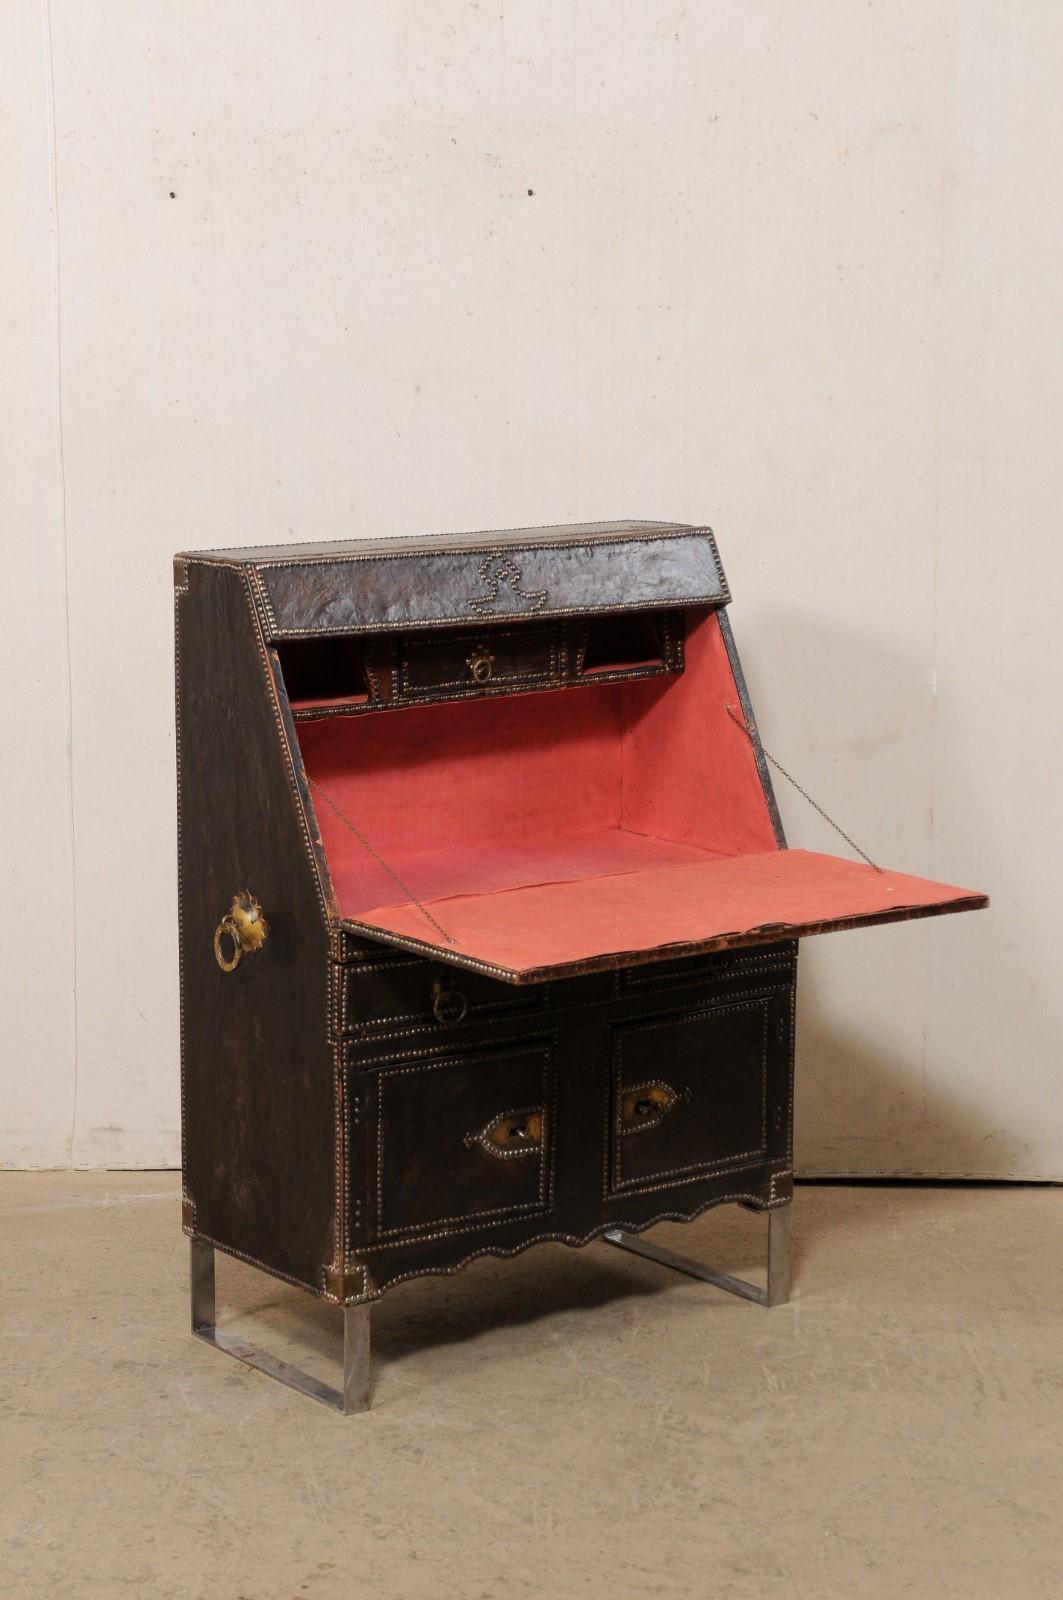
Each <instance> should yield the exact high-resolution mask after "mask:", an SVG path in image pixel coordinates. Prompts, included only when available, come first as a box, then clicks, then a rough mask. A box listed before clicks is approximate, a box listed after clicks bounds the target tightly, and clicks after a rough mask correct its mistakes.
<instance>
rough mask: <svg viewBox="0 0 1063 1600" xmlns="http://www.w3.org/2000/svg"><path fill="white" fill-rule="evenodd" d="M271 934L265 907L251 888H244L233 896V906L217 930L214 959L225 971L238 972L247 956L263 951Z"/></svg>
mask: <svg viewBox="0 0 1063 1600" xmlns="http://www.w3.org/2000/svg"><path fill="white" fill-rule="evenodd" d="M268 933H269V923H268V922H267V921H266V919H265V917H264V916H263V915H262V907H261V906H260V905H259V903H258V901H257V900H256V899H255V897H254V895H253V894H252V893H251V891H250V889H243V890H241V892H240V893H239V894H234V895H233V903H232V905H231V906H230V907H229V910H228V911H227V912H226V914H225V916H224V917H222V919H221V921H220V922H219V923H218V926H217V927H216V928H215V930H214V959H215V960H216V961H217V963H218V965H219V967H220V968H221V970H222V971H223V972H235V971H236V968H237V967H238V966H239V965H240V963H241V961H242V960H243V959H244V956H245V955H249V954H251V953H253V952H254V951H255V950H261V948H262V946H263V945H264V944H265V942H266V936H267V935H268ZM224 940H228V941H229V945H230V949H231V953H230V954H229V955H226V953H225V949H224V945H223V941H224Z"/></svg>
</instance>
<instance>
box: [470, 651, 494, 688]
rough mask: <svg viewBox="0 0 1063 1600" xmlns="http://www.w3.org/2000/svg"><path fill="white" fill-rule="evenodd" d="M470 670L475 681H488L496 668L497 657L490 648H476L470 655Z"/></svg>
mask: <svg viewBox="0 0 1063 1600" xmlns="http://www.w3.org/2000/svg"><path fill="white" fill-rule="evenodd" d="M468 665H469V671H470V672H471V673H472V676H473V682H474V683H486V682H487V680H488V679H489V678H490V676H491V674H492V672H493V671H494V670H495V658H494V656H493V655H492V654H491V652H490V651H489V650H485V649H484V648H483V647H482V646H481V647H480V648H479V649H478V650H474V651H473V653H472V655H471V656H470V657H469V663H468Z"/></svg>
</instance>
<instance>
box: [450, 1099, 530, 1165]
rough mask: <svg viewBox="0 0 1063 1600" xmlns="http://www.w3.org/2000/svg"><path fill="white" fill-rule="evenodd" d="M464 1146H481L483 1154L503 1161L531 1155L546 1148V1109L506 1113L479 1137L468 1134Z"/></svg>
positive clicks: (482, 1129) (475, 1134)
mask: <svg viewBox="0 0 1063 1600" xmlns="http://www.w3.org/2000/svg"><path fill="white" fill-rule="evenodd" d="M465 1143H466V1144H467V1145H474V1144H478V1145H479V1146H480V1148H481V1150H484V1151H486V1152H487V1154H488V1155H489V1156H495V1157H496V1158H497V1159H498V1160H500V1161H507V1160H509V1159H511V1158H512V1157H513V1156H528V1155H532V1154H533V1153H534V1152H535V1151H538V1150H541V1149H542V1145H543V1108H542V1106H530V1107H529V1108H528V1109H527V1110H526V1111H504V1112H503V1113H502V1115H501V1116H498V1117H494V1118H493V1119H492V1120H491V1121H490V1122H489V1123H488V1124H487V1126H486V1128H481V1130H480V1132H479V1133H469V1134H466V1136H465Z"/></svg>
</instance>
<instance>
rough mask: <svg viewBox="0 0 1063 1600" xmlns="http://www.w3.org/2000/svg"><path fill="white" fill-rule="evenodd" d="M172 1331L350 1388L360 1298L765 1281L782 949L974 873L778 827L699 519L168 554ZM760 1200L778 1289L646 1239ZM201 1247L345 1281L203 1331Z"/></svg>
mask: <svg viewBox="0 0 1063 1600" xmlns="http://www.w3.org/2000/svg"><path fill="white" fill-rule="evenodd" d="M175 582H176V636H177V717H178V722H177V731H178V774H179V782H178V791H179V793H178V820H179V863H180V926H181V932H180V945H181V1016H182V1117H183V1138H184V1143H183V1148H184V1227H185V1231H186V1233H188V1234H189V1236H190V1237H191V1241H192V1297H193V1326H194V1328H195V1330H196V1331H197V1332H198V1333H200V1334H201V1335H203V1337H205V1338H207V1339H209V1340H211V1341H212V1342H214V1343H215V1344H217V1345H219V1346H221V1347H222V1348H224V1349H226V1350H228V1351H229V1352H230V1353H232V1354H235V1355H238V1356H240V1357H241V1358H242V1359H243V1360H245V1361H248V1362H250V1363H251V1364H252V1365H254V1366H258V1367H260V1368H262V1369H263V1370H265V1371H268V1372H272V1373H273V1374H274V1376H277V1377H281V1378H283V1379H284V1380H285V1381H286V1382H288V1383H291V1384H293V1385H294V1386H295V1387H298V1388H301V1389H303V1390H304V1391H305V1392H308V1393H311V1394H313V1395H315V1396H316V1397H317V1398H318V1399H322V1400H326V1401H328V1402H330V1403H332V1404H334V1405H336V1406H338V1407H339V1408H340V1409H342V1410H347V1411H350V1410H357V1409H361V1408H362V1407H363V1406H364V1405H365V1404H366V1403H367V1398H368V1373H369V1342H368V1336H369V1314H370V1304H371V1302H372V1301H373V1300H375V1299H376V1298H377V1297H379V1296H380V1295H381V1294H383V1293H384V1292H385V1291H386V1290H389V1289H392V1288H394V1287H395V1286H396V1285H400V1284H402V1283H403V1282H404V1281H406V1280H407V1279H410V1278H415V1277H419V1276H421V1275H423V1274H426V1273H441V1272H454V1271H456V1270H457V1269H459V1268H460V1267H461V1266H463V1265H464V1264H465V1263H466V1262H468V1261H470V1260H472V1259H473V1258H474V1257H477V1256H482V1255H496V1256H511V1255H515V1254H516V1253H518V1252H519V1251H521V1250H524V1249H525V1248H526V1247H527V1246H529V1245H532V1244H535V1243H537V1242H539V1241H542V1240H561V1241H564V1242H565V1243H567V1244H570V1245H583V1244H587V1243H589V1242H591V1241H593V1240H598V1239H604V1240H605V1241H607V1242H609V1243H611V1244H615V1245H620V1246H622V1247H624V1248H628V1249H634V1250H637V1251H640V1252H641V1253H642V1254H645V1255H649V1256H651V1257H652V1258H653V1259H655V1260H659V1261H662V1262H665V1263H666V1264H669V1265H678V1266H680V1267H681V1268H682V1269H683V1270H685V1271H688V1272H691V1273H694V1274H696V1275H699V1276H702V1277H705V1278H707V1279H708V1280H709V1281H710V1282H715V1283H717V1284H719V1285H721V1286H722V1287H725V1288H731V1289H734V1290H736V1291H737V1292H739V1293H744V1294H745V1295H746V1296H747V1297H748V1298H753V1299H759V1300H761V1301H763V1302H766V1303H768V1304H771V1303H774V1302H775V1301H778V1300H781V1299H785V1298H786V1293H787V1238H788V1227H787V1224H788V1218H789V1210H788V1208H789V1204H790V1199H791V1193H792V1170H791V1124H792V1105H793V1049H794V1036H793V1035H794V985H795V975H796V956H797V942H796V941H797V939H798V938H799V937H800V936H802V935H807V934H814V933H824V932H827V931H830V930H833V929H843V928H856V927H860V926H863V925H866V924H870V923H880V922H888V921H900V920H903V919H906V918H911V917H920V916H932V915H935V914H937V913H940V912H946V911H961V910H967V909H971V908H974V907H977V906H980V905H984V904H985V898H984V896H982V895H980V894H976V893H973V892H971V891H969V890H965V889H958V888H951V887H949V886H947V885H944V884H940V883H930V882H927V881H926V880H924V879H920V878H913V877H908V876H905V875H904V874H901V873H896V872H892V871H885V870H881V869H879V868H877V867H873V866H871V865H869V864H867V863H866V862H864V861H853V860H845V859H840V858H838V857H834V856H826V855H818V854H813V853H810V852H808V851H804V850H789V849H787V848H786V844H785V841H784V839H783V834H782V828H781V826H780V823H779V816H778V812H777V810H776V807H775V802H774V799H773V796H772V789H771V783H770V781H769V777H768V770H767V767H766V765H765V759H764V755H763V752H762V750H761V747H760V743H759V740H758V736H757V730H756V726H755V724H754V721H753V715H752V710H751V707H750V704H749V700H748V697H747V695H746V691H745V685H744V683H743V679H742V674H741V670H740V667H739V663H738V657H737V655H736V653H735V648H734V644H733V641H732V637H731V631H730V627H729V625H728V619H727V612H726V607H727V604H728V601H729V598H730V596H729V594H728V590H727V585H726V581H725V579H724V574H723V569H722V567H721V565H720V561H719V557H718V554H717V550H716V545H715V542H714V540H713V536H712V534H711V533H710V531H709V530H708V529H707V528H697V527H686V526H680V525H677V524H673V523H663V522H662V523H658V522H633V523H600V524H591V525H585V526H579V527H557V528H547V529H536V530H529V529H521V530H517V531H514V532H511V533H488V534H476V535H465V534H463V535H460V536H456V537H448V538H437V539H425V540H407V539H402V540H366V541H356V542H351V543H338V544H322V545H296V546H290V547H270V548H261V549H235V550H216V551H205V552H200V553H193V554H187V555H182V556H179V557H178V558H177V560H176V563H175ZM723 1201H736V1202H740V1203H742V1204H744V1205H747V1206H749V1207H753V1208H755V1209H756V1210H759V1211H764V1212H766V1213H768V1216H769V1218H770V1226H769V1269H768V1284H767V1288H766V1289H760V1288H756V1287H754V1286H753V1285H752V1284H746V1283H744V1282H743V1281H741V1280H737V1279H733V1278H728V1277H726V1276H725V1275H724V1274H720V1273H716V1272H714V1270H713V1269H712V1268H710V1267H701V1266H699V1265H698V1264H696V1263H694V1262H692V1261H688V1260H686V1259H685V1258H682V1257H678V1256H674V1255H672V1254H671V1253H670V1252H667V1251H664V1250H662V1249H660V1248H659V1247H657V1246H655V1245H654V1244H652V1243H650V1242H649V1241H648V1240H646V1239H643V1238H642V1237H641V1235H642V1231H643V1230H644V1229H647V1228H649V1227H650V1226H651V1225H652V1224H653V1223H654V1222H657V1221H659V1220H662V1219H665V1218H668V1219H690V1218H692V1217H696V1216H698V1215H699V1214H700V1213H701V1212H703V1211H705V1210H706V1208H708V1207H710V1206H714V1205H718V1204H720V1203H721V1202H723ZM216 1248H217V1249H220V1250H223V1251H226V1252H228V1253H229V1254H231V1255H234V1256H238V1257H240V1258H241V1259H242V1260H244V1261H248V1262H251V1263H254V1264H255V1265H256V1266H258V1267H261V1268H262V1269H263V1270H265V1271H267V1272H270V1273H274V1274H276V1275H277V1276H278V1277H281V1278H284V1279H286V1280H287V1281H288V1282H290V1283H294V1284H299V1285H301V1286H302V1287H304V1288H305V1289H307V1290H309V1291H310V1292H311V1293H312V1294H315V1295H319V1296H322V1297H323V1298H324V1299H326V1300H328V1301H331V1302H332V1303H334V1304H335V1305H336V1306H338V1307H342V1308H343V1315H344V1335H345V1345H344V1349H345V1359H344V1380H343V1385H342V1388H339V1389H332V1388H329V1387H328V1386H326V1385H324V1384H321V1383H318V1382H317V1381H316V1380H315V1379H313V1378H310V1377H308V1376H306V1375H305V1374H302V1373H299V1372H296V1371H295V1370H294V1369H292V1368H291V1367H287V1366H285V1365H284V1364H283V1363H281V1362H278V1361H276V1360H274V1359H273V1358H271V1357H270V1356H268V1355H266V1354H265V1353H264V1352H262V1351H260V1350H257V1349H256V1348H255V1347H253V1346H251V1345H248V1344H245V1343H243V1341H241V1340H240V1339H238V1338H237V1337H236V1336H235V1335H232V1334H230V1333H226V1332H223V1331H222V1330H220V1329H218V1328H217V1327H216V1325H215V1317H214V1251H215V1249H216Z"/></svg>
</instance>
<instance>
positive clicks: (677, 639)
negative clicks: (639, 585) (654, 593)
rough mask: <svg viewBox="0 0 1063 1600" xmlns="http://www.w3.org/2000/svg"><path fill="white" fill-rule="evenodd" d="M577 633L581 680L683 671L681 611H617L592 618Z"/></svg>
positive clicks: (578, 666) (578, 677)
mask: <svg viewBox="0 0 1063 1600" xmlns="http://www.w3.org/2000/svg"><path fill="white" fill-rule="evenodd" d="M576 632H577V640H576V649H575V674H574V675H575V677H576V678H577V679H578V680H580V681H583V680H588V679H590V680H593V679H607V678H615V677H630V676H633V675H634V676H639V677H645V676H648V675H649V674H651V673H661V672H680V671H681V670H682V666H683V615H682V612H676V611H618V612H614V613H610V614H608V615H606V616H600V617H590V618H588V619H587V620H586V621H585V622H584V623H583V624H582V626H580V627H579V628H578V629H577V630H576Z"/></svg>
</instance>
